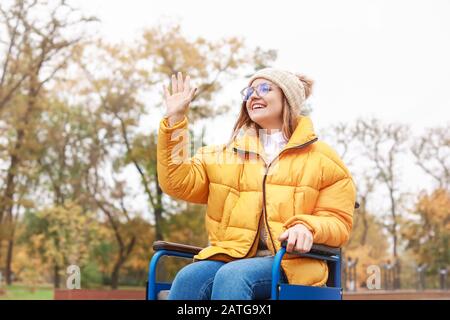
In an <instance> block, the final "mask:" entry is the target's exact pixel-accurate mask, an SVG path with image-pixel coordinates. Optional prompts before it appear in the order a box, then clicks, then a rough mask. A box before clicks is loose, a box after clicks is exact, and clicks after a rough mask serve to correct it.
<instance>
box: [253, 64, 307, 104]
mask: <svg viewBox="0 0 450 320" xmlns="http://www.w3.org/2000/svg"><path fill="white" fill-rule="evenodd" d="M257 78H264V79H267V80H269V81H272V82H273V83H274V84H276V85H277V86H279V87H280V88H281V90H283V93H284V95H285V96H286V99H287V101H288V102H289V105H290V106H291V108H293V109H294V110H297V111H299V112H301V110H302V107H303V104H304V102H305V100H306V93H305V87H304V86H303V83H302V81H301V80H300V79H299V78H298V77H297V76H296V75H295V74H293V73H292V72H289V71H284V70H279V69H275V68H264V69H261V70H259V71H257V72H256V73H255V74H254V75H253V76H252V77H251V78H250V81H249V86H250V85H251V84H252V82H253V80H255V79H257Z"/></svg>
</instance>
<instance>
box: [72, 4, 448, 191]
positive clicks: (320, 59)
mask: <svg viewBox="0 0 450 320" xmlns="http://www.w3.org/2000/svg"><path fill="white" fill-rule="evenodd" d="M72 2H73V3H74V4H77V5H79V6H81V7H82V8H83V9H84V10H85V11H86V12H87V13H92V14H95V15H96V16H98V17H99V18H100V19H101V21H102V23H101V24H100V25H99V26H97V27H96V29H98V30H99V32H100V35H102V37H104V38H105V39H108V40H111V41H121V40H124V41H131V40H132V39H133V38H135V37H136V36H137V35H138V34H139V33H140V32H141V31H142V30H143V29H144V28H145V27H152V26H154V25H156V24H158V22H160V21H164V20H170V21H176V22H179V23H180V24H181V26H182V30H183V32H184V34H185V35H187V36H189V37H192V38H196V37H198V36H202V37H205V38H207V39H210V40H217V39H220V38H222V37H228V36H240V37H244V38H245V39H246V40H247V41H246V44H247V45H248V46H249V47H256V46H261V47H262V48H263V49H275V50H277V52H278V59H277V61H276V62H275V64H274V65H273V66H274V67H279V68H283V69H288V70H291V71H295V72H299V73H304V74H305V75H307V76H309V77H311V78H312V79H314V80H315V81H316V84H315V90H314V94H313V96H312V97H311V99H310V104H311V106H312V108H313V110H314V112H313V114H312V119H313V122H314V124H315V127H316V129H317V130H320V129H323V128H326V127H327V126H328V125H329V124H331V123H334V122H337V121H350V120H353V119H355V118H358V117H369V116H374V117H377V118H380V119H382V120H385V121H386V122H391V121H395V122H403V123H406V124H409V125H411V126H412V128H413V131H414V132H416V133H420V132H421V131H422V129H423V128H424V127H432V126H437V125H444V124H445V123H448V122H449V118H450V117H449V114H450V112H449V107H450V18H449V17H450V1H448V0H441V1H439V0H433V1H425V0H422V1H418V0H414V1H412V0H402V1H392V0H391V1H376V0H370V1H368V0H345V1H343V0H339V1H332V0H314V1H298V0H297V1H292V0H277V1H274V0H270V1H267V0H258V1H251V0H247V1H242V0H240V1H237V0H227V1H223V0H222V1H206V0H204V1H201V0H188V1H186V0H184V1H182V0H180V1H178V0H161V1H157V0H152V1H144V0H114V1H107V0H73V1H72ZM245 84H246V81H245V79H238V80H237V81H236V83H233V84H230V86H229V87H228V88H226V89H225V90H224V95H222V96H224V97H225V98H224V99H225V100H226V99H228V101H232V100H235V99H236V100H235V101H238V100H237V99H239V93H238V90H237V89H238V88H240V87H242V86H243V85H245ZM238 108H239V103H236V109H234V110H233V111H232V112H231V114H230V115H229V116H227V117H225V119H217V120H215V121H213V122H210V123H211V124H212V125H213V126H214V133H213V134H211V132H212V131H211V130H212V129H211V128H212V127H210V128H209V129H208V130H209V131H208V132H209V133H210V140H209V142H214V143H222V142H224V141H225V139H226V138H228V136H229V134H230V132H231V128H232V125H233V123H234V120H235V117H236V115H237V112H238ZM224 120H225V121H224ZM158 123H159V119H158V118H154V119H152V120H151V124H150V126H151V127H155V126H157V125H158ZM408 177H409V178H410V179H411V180H410V182H411V183H409V185H410V186H411V187H413V189H417V188H420V187H421V186H423V185H424V184H426V183H424V180H423V177H424V176H423V175H421V172H418V171H414V172H409V173H408ZM417 181H421V182H420V184H418V182H417Z"/></svg>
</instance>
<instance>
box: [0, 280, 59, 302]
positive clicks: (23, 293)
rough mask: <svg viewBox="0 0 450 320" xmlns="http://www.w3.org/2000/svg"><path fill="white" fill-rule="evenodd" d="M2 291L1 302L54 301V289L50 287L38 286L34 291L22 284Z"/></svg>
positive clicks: (6, 287) (7, 287)
mask: <svg viewBox="0 0 450 320" xmlns="http://www.w3.org/2000/svg"><path fill="white" fill-rule="evenodd" d="M2 289H3V292H4V293H3V294H0V300H53V287H52V286H48V285H46V286H36V288H35V290H34V291H32V290H31V288H30V287H29V286H26V285H20V284H13V285H10V286H2Z"/></svg>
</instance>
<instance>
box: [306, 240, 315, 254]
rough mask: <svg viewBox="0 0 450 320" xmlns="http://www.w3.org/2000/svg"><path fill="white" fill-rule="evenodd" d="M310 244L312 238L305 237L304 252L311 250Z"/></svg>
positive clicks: (311, 243)
mask: <svg viewBox="0 0 450 320" xmlns="http://www.w3.org/2000/svg"><path fill="white" fill-rule="evenodd" d="M312 245H313V240H312V238H310V237H306V240H305V246H304V248H305V253H306V252H309V251H311V248H312Z"/></svg>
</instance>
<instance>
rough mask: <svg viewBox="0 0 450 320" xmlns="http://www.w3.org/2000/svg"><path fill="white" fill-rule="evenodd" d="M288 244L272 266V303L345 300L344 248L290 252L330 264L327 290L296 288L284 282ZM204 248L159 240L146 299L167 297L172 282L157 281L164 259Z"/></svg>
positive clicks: (318, 247) (316, 247)
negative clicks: (276, 301) (343, 291)
mask: <svg viewBox="0 0 450 320" xmlns="http://www.w3.org/2000/svg"><path fill="white" fill-rule="evenodd" d="M286 244H287V242H286V241H284V242H283V243H282V247H281V248H280V250H279V251H278V252H277V253H276V255H275V257H274V262H273V265H272V287H271V296H270V299H271V300H342V287H341V249H340V248H334V247H329V246H325V245H321V244H314V245H313V246H312V248H311V250H310V251H309V252H308V253H295V252H293V253H290V254H296V255H298V256H300V257H306V258H313V259H320V260H324V261H326V262H327V264H328V270H329V272H328V273H329V275H328V280H327V283H326V287H313V286H303V285H292V284H288V283H284V282H283V281H282V279H281V278H282V277H281V260H282V259H283V256H284V255H285V254H286ZM202 249H203V248H200V247H195V246H190V245H185V244H178V243H173V242H166V241H155V242H154V243H153V250H154V251H155V254H154V255H153V257H152V258H151V260H150V263H149V272H148V281H147V287H146V300H163V299H165V298H166V297H167V294H168V290H170V287H171V283H166V282H157V281H156V267H157V264H158V262H159V260H160V258H161V257H163V256H174V257H183V258H191V259H192V258H193V257H194V256H195V255H196V254H198V253H199V252H200V251H201V250H202Z"/></svg>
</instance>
